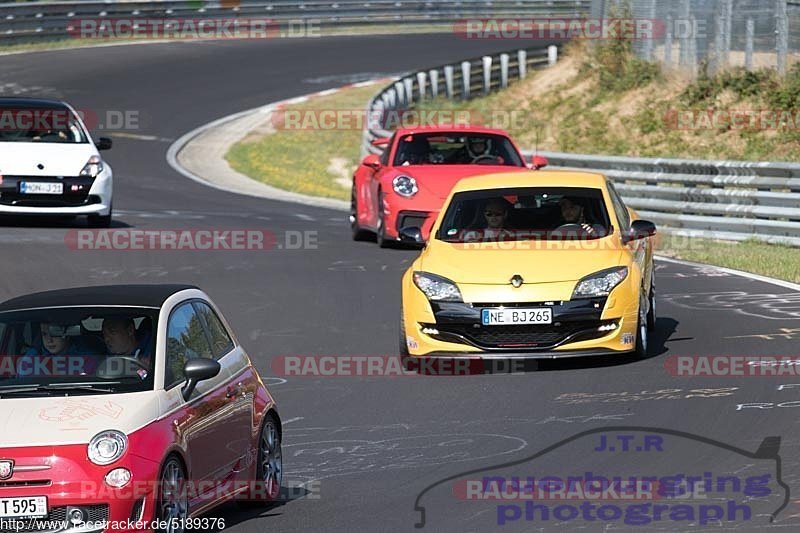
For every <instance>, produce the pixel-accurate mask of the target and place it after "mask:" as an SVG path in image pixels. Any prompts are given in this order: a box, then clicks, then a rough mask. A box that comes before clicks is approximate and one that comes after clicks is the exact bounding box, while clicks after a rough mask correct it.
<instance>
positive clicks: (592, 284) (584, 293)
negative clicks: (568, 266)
mask: <svg viewBox="0 0 800 533" xmlns="http://www.w3.org/2000/svg"><path fill="white" fill-rule="evenodd" d="M627 277H628V267H625V266H623V267H614V268H608V269H606V270H601V271H600V272H595V273H594V274H591V275H589V276H586V277H585V278H583V279H582V280H580V281H579V282H578V285H576V286H575V290H574V291H573V293H572V297H573V298H592V297H596V296H608V295H609V294H610V293H611V291H612V290H614V287H616V286H617V285H619V284H620V283H622V281H623V280H624V279H625V278H627Z"/></svg>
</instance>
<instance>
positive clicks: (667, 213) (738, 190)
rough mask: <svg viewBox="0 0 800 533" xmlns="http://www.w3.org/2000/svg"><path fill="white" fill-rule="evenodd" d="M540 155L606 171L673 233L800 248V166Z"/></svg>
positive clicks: (633, 203)
mask: <svg viewBox="0 0 800 533" xmlns="http://www.w3.org/2000/svg"><path fill="white" fill-rule="evenodd" d="M526 155H532V153H531V152H528V153H527V154H526ZM539 155H543V156H545V157H546V158H547V159H548V161H549V162H550V164H551V165H552V166H553V167H557V168H570V169H584V170H586V169H588V170H592V171H598V172H602V173H603V174H605V175H606V176H608V177H609V178H611V179H612V180H613V181H614V183H615V185H616V187H617V190H619V192H620V194H621V195H622V196H623V198H624V199H625V202H626V203H627V204H628V205H629V206H630V207H632V208H633V209H636V210H637V211H638V212H639V215H640V216H641V217H642V218H646V219H648V220H651V221H653V222H655V223H656V224H659V225H661V226H664V229H666V230H667V231H668V232H670V233H678V234H684V235H691V236H696V237H707V238H714V239H722V240H734V241H741V240H745V239H751V238H756V239H759V240H763V241H767V242H773V243H783V244H789V245H792V246H800V164H796V163H767V162H764V163H756V162H752V161H699V160H689V159H645V158H630V157H612V156H596V155H579V154H565V153H558V152H539Z"/></svg>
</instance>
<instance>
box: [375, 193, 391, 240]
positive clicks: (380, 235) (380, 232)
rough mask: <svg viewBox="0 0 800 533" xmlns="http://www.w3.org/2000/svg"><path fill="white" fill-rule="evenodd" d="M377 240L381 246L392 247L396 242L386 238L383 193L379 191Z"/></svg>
mask: <svg viewBox="0 0 800 533" xmlns="http://www.w3.org/2000/svg"><path fill="white" fill-rule="evenodd" d="M375 241H376V242H377V243H378V246H379V247H380V248H392V246H393V245H394V243H393V242H392V241H391V240H390V239H387V238H386V221H385V220H384V219H383V193H382V192H381V191H378V229H377V231H376V232H375Z"/></svg>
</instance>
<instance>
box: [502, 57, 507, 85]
mask: <svg viewBox="0 0 800 533" xmlns="http://www.w3.org/2000/svg"><path fill="white" fill-rule="evenodd" d="M500 87H502V88H503V89H505V88H506V87H508V54H500Z"/></svg>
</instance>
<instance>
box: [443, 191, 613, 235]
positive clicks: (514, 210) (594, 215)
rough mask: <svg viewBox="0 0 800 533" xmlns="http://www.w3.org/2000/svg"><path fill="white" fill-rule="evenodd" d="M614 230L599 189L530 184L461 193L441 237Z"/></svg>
mask: <svg viewBox="0 0 800 533" xmlns="http://www.w3.org/2000/svg"><path fill="white" fill-rule="evenodd" d="M612 229H613V228H612V226H611V224H610V222H609V216H608V211H607V209H606V204H605V201H604V200H603V194H602V191H601V190H600V189H595V188H576V187H527V188H514V189H490V190H479V191H467V192H462V193H457V194H456V195H454V196H453V199H452V201H451V202H450V205H449V206H448V207H447V211H446V212H445V215H444V218H443V219H442V224H441V226H440V227H439V231H438V232H437V234H436V238H437V239H439V240H442V241H446V242H456V243H459V242H481V241H498V240H501V241H521V240H576V239H599V238H602V237H606V236H607V235H609V234H610V233H611V232H612Z"/></svg>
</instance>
